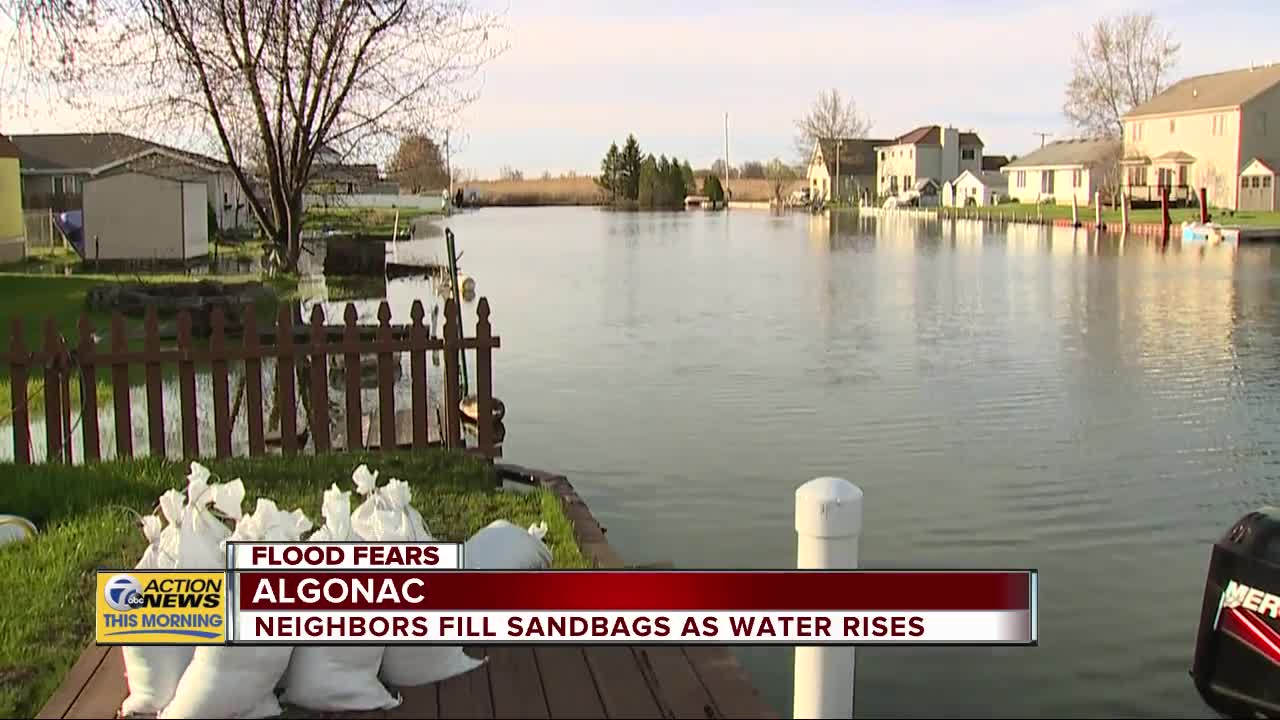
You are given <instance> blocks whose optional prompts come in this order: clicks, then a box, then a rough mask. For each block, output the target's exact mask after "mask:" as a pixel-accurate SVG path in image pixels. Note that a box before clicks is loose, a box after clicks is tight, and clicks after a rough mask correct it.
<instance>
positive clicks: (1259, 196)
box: [1240, 175, 1275, 211]
mask: <svg viewBox="0 0 1280 720" xmlns="http://www.w3.org/2000/svg"><path fill="white" fill-rule="evenodd" d="M1274 182H1275V179H1274V178H1273V177H1272V176H1270V175H1245V176H1243V177H1241V178H1240V209H1241V210H1253V211H1259V210H1261V211H1271V210H1274V209H1275V192H1274V191H1275V188H1274V187H1272V184H1273V183H1274Z"/></svg>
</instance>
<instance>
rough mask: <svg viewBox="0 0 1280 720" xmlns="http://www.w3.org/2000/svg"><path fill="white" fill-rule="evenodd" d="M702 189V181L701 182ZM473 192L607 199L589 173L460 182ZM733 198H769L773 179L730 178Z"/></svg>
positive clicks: (507, 200)
mask: <svg viewBox="0 0 1280 720" xmlns="http://www.w3.org/2000/svg"><path fill="white" fill-rule="evenodd" d="M805 182H806V181H805V180H804V179H803V178H802V179H799V180H790V181H787V182H785V183H783V186H782V194H783V196H784V197H785V196H786V195H789V194H791V192H792V191H794V190H797V189H799V188H803V187H804V186H805ZM698 185H699V187H698V190H699V191H700V190H701V182H700V181H699V183H698ZM460 187H462V189H463V190H464V191H465V192H466V193H468V194H470V192H471V191H472V190H474V191H476V193H477V194H478V195H479V199H480V205H485V206H490V207H506V206H534V205H601V204H603V203H604V201H605V195H604V191H603V190H601V189H600V187H599V186H598V185H596V183H595V180H593V179H592V178H589V177H585V176H580V177H564V178H551V179H550V180H543V179H532V180H480V181H476V182H467V183H462V184H461V185H460ZM729 189H730V190H731V191H732V193H733V194H732V198H733V199H734V200H739V201H743V202H767V201H768V200H770V199H771V198H772V197H773V183H772V182H770V181H769V180H765V179H759V178H752V179H746V180H744V179H741V178H739V179H736V180H730V181H729Z"/></svg>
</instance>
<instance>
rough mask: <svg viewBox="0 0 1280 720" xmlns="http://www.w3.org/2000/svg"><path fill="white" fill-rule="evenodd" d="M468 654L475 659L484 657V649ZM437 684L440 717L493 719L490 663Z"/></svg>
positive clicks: (472, 650) (471, 651)
mask: <svg viewBox="0 0 1280 720" xmlns="http://www.w3.org/2000/svg"><path fill="white" fill-rule="evenodd" d="M467 654H468V655H470V656H471V657H474V658H481V657H484V648H467ZM436 684H437V685H438V686H439V691H440V717H442V718H492V717H493V696H492V695H491V694H490V691H489V663H485V664H483V665H481V666H480V667H477V668H475V669H474V670H469V671H467V672H464V673H462V674H461V675H455V676H453V677H451V678H449V679H448V680H442V681H440V682H439V683H436Z"/></svg>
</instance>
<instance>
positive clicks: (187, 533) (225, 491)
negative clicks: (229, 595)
mask: <svg viewBox="0 0 1280 720" xmlns="http://www.w3.org/2000/svg"><path fill="white" fill-rule="evenodd" d="M243 502H244V483H243V482H241V481H240V479H239V478H237V479H235V480H232V481H231V482H229V483H213V484H210V483H209V470H208V468H206V467H204V466H203V465H201V464H200V463H197V462H193V463H191V473H190V474H189V475H187V493H186V498H185V500H184V498H183V496H182V494H181V493H179V492H178V491H176V490H170V491H168V492H166V493H165V494H164V495H162V496H160V510H161V512H163V513H164V514H165V517H167V518H168V520H169V526H168V527H167V528H165V529H164V532H163V533H162V534H161V541H160V544H161V546H162V547H163V548H164V549H165V551H166V552H169V553H172V554H173V555H174V556H175V557H176V558H177V564H176V565H175V567H178V568H183V569H186V570H216V569H221V568H224V567H226V564H227V561H226V556H225V554H224V550H223V545H222V543H223V541H224V540H226V539H227V537H228V536H230V535H231V529H230V528H228V527H227V524H226V522H224V521H223V520H222V519H221V518H219V517H218V516H216V515H214V514H213V512H212V510H211V509H210V506H213V509H216V510H217V511H218V512H219V513H220V514H221V515H223V516H225V517H227V518H230V519H232V520H236V521H239V520H240V519H241V504H242V503H243Z"/></svg>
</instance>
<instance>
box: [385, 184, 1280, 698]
mask: <svg viewBox="0 0 1280 720" xmlns="http://www.w3.org/2000/svg"><path fill="white" fill-rule="evenodd" d="M447 222H448V225H449V226H450V227H451V228H452V229H453V230H454V232H455V233H456V234H457V236H458V242H459V247H460V249H461V250H462V251H463V253H464V256H463V258H462V260H461V265H462V267H463V270H464V272H466V273H468V274H470V275H472V276H473V277H475V278H476V281H477V286H478V287H477V289H478V292H479V294H480V295H484V296H487V297H488V298H489V299H490V302H491V303H492V306H493V317H492V320H493V324H494V328H495V330H496V331H497V332H498V333H499V334H500V335H501V336H502V340H503V348H502V350H501V351H499V353H498V356H497V360H496V373H497V377H496V387H495V390H496V392H497V393H498V394H499V395H500V396H501V397H502V398H503V400H504V401H505V402H506V404H507V408H508V414H507V420H506V426H507V429H508V439H507V444H506V447H505V454H506V457H507V458H508V459H510V460H512V461H514V462H519V463H523V464H530V465H535V466H542V467H545V468H549V469H556V470H559V471H562V472H564V473H565V474H567V475H568V476H569V477H570V478H571V479H572V481H573V482H574V483H575V485H576V486H577V487H578V488H579V489H580V491H581V492H582V493H583V494H584V496H585V497H586V498H587V500H588V502H589V503H590V504H591V507H592V509H593V510H594V512H595V513H596V514H597V516H599V517H600V518H601V520H602V521H603V522H604V523H605V524H606V525H607V526H608V527H609V530H610V533H609V535H610V538H611V539H612V541H613V543H615V545H616V546H617V547H618V548H619V550H620V551H621V552H622V553H623V555H624V556H625V557H626V558H627V559H628V560H629V561H632V562H650V561H662V560H671V561H674V562H675V563H677V564H678V565H679V566H682V567H757V568H759V567H791V566H794V559H795V556H794V553H795V534H794V530H793V525H792V498H793V492H794V490H795V488H796V486H798V485H799V484H801V483H803V482H804V481H806V480H809V479H810V478H813V477H815V476H819V475H825V474H835V475H841V476H844V477H847V478H849V479H851V480H853V481H854V482H856V483H858V484H859V485H861V486H862V488H863V489H864V490H865V492H866V498H867V500H866V531H865V532H866V534H865V536H864V540H863V544H862V554H863V564H864V566H866V567H884V568H888V567H892V568H910V567H921V568H947V567H954V568H983V567H995V568H1000V567H1036V568H1038V569H1039V570H1040V571H1041V573H1042V575H1041V588H1042V590H1041V607H1042V610H1041V619H1040V626H1041V637H1042V640H1041V645H1040V647H1037V648H1026V649H934V648H917V649H911V648H870V649H863V650H859V655H858V695H857V709H858V713H859V715H860V716H906V715H916V714H942V715H947V716H985V715H998V716H1006V715H1009V716H1011V715H1015V714H1029V715H1031V716H1061V715H1073V716H1085V715H1110V716H1117V715H1119V716H1155V715H1161V716H1180V717H1196V716H1200V717H1203V716H1206V715H1208V712H1207V711H1206V710H1205V709H1204V706H1203V705H1202V704H1201V702H1200V701H1199V699H1198V697H1197V696H1196V694H1195V691H1194V689H1193V687H1192V685H1191V682H1190V679H1189V677H1188V675H1187V670H1188V668H1189V666H1190V660H1191V653H1192V648H1193V639H1194V630H1195V623H1196V621H1197V619H1198V611H1199V601H1200V594H1201V592H1202V589H1203V582H1204V571H1205V568H1206V564H1207V560H1208V552H1209V547H1208V546H1209V544H1210V543H1212V542H1213V540H1214V539H1215V538H1216V537H1217V536H1218V535H1219V534H1220V533H1221V532H1223V531H1224V530H1225V529H1226V527H1228V525H1229V524H1230V523H1231V522H1232V521H1233V520H1235V519H1236V518H1237V517H1238V516H1239V515H1241V514H1242V513H1244V512H1246V511H1248V510H1251V509H1254V508H1255V507H1256V506H1259V505H1262V504H1266V503H1276V502H1280V484H1278V482H1277V479H1278V478H1280V462H1278V456H1277V454H1276V453H1277V451H1278V450H1280V442H1278V440H1280V431H1278V430H1277V428H1278V427H1280V425H1278V423H1277V421H1278V420H1280V402H1278V400H1280V373H1278V372H1277V365H1278V364H1280V340H1278V338H1280V312H1278V311H1277V301H1278V300H1280V249H1275V248H1270V247H1245V248H1243V249H1241V250H1240V251H1239V252H1233V251H1231V250H1225V249H1209V250H1207V251H1204V252H1202V251H1200V250H1198V249H1191V248H1188V249H1185V250H1183V249H1179V248H1178V247H1177V246H1176V244H1175V246H1174V247H1173V248H1171V249H1170V250H1169V251H1168V252H1161V251H1160V250H1159V249H1158V248H1156V247H1155V246H1154V245H1153V244H1152V242H1151V241H1149V240H1145V239H1133V238H1130V239H1128V240H1127V241H1124V242H1121V241H1120V240H1119V239H1118V238H1103V239H1102V240H1101V241H1099V240H1097V239H1095V238H1093V237H1091V236H1090V235H1089V234H1088V233H1086V232H1084V231H1071V230H1069V229H1048V228H984V227H983V226H982V225H980V224H977V223H956V224H951V223H947V224H940V223H936V222H933V223H929V222H924V221H915V220H902V221H896V222H895V221H885V222H880V223H877V222H876V221H874V220H869V219H864V220H861V221H860V220H859V219H858V218H856V217H849V216H837V217H835V218H831V219H828V218H825V217H811V216H808V215H791V216H785V217H774V216H770V215H769V214H768V213H765V212H755V211H736V212H733V213H731V214H728V215H725V214H703V213H687V214H686V213H676V214H614V213H607V212H602V211H598V210H592V209H511V210H504V209H486V210H482V211H479V212H475V213H467V214H463V215H459V216H455V217H453V218H450V219H449V220H448V221H447ZM440 231H441V230H440V224H436V225H435V226H434V227H420V228H419V232H418V236H419V237H423V236H424V235H426V236H427V238H428V239H426V240H418V241H415V242H414V243H412V244H402V245H400V246H399V247H398V248H397V249H396V252H397V254H398V255H399V256H400V257H401V259H406V258H409V257H413V256H414V255H421V256H435V257H440V256H442V254H443V241H442V240H440V239H438V238H439V233H440ZM388 292H389V295H390V297H391V299H392V302H393V304H395V305H396V306H397V307H400V306H403V308H404V309H403V310H402V311H400V310H398V311H397V312H398V313H399V312H405V313H407V307H408V303H409V302H411V300H412V297H414V295H415V293H418V292H421V287H420V286H416V285H414V284H413V283H401V282H397V283H392V284H391V286H390V287H389V290H388ZM791 655H792V654H791V651H790V650H787V649H753V650H748V651H744V652H743V653H742V657H743V660H744V662H745V664H746V665H747V667H748V669H749V670H750V672H751V673H752V675H753V676H754V678H755V680H756V682H757V683H758V684H759V685H760V686H761V687H762V689H763V690H764V691H765V693H766V695H767V698H768V699H769V700H770V701H771V702H772V703H773V704H774V705H775V706H776V707H777V708H778V709H779V710H780V711H781V712H784V713H788V714H789V712H790V693H791V677H790V676H791Z"/></svg>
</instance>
